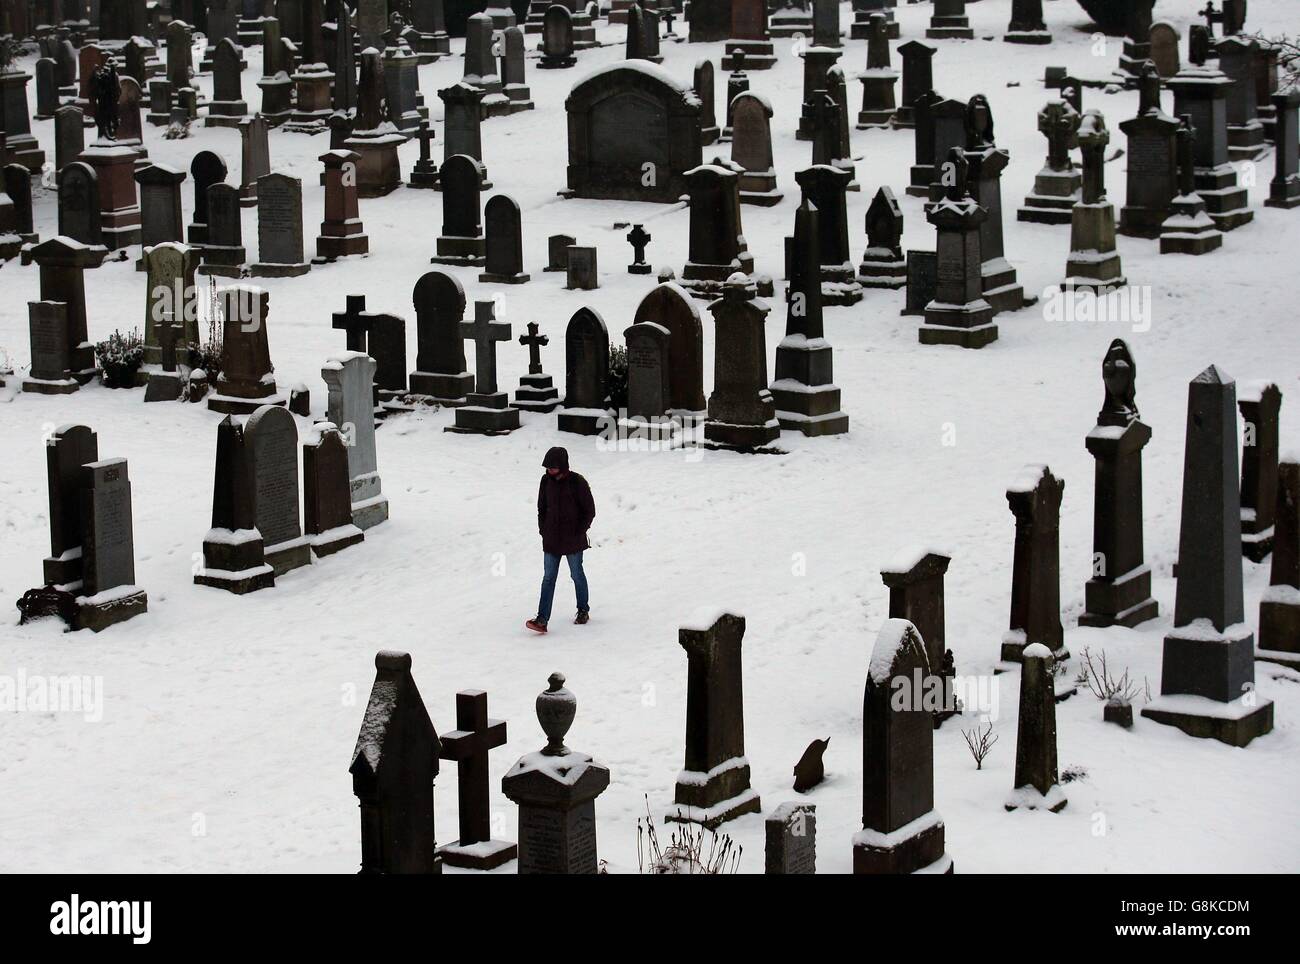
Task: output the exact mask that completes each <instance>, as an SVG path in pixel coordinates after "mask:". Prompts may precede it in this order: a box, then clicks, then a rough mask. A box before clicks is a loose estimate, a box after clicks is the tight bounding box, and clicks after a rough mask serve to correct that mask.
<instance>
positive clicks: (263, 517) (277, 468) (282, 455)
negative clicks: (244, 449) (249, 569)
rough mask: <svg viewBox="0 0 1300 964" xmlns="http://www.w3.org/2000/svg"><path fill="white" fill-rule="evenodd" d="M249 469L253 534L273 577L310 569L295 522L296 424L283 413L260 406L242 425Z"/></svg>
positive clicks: (304, 547) (296, 482)
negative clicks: (253, 496)
mask: <svg viewBox="0 0 1300 964" xmlns="http://www.w3.org/2000/svg"><path fill="white" fill-rule="evenodd" d="M244 439H245V444H246V445H247V446H248V449H249V457H250V458H251V460H252V463H253V480H254V481H253V484H254V488H255V491H256V506H257V510H256V513H255V514H254V518H255V521H256V523H257V531H258V532H259V533H260V534H261V536H262V544H263V548H264V551H265V558H266V561H267V563H268V564H270V566H271V568H272V569H274V570H275V574H276V576H277V577H278V576H283V575H284V574H285V573H287V572H289V571H291V570H293V569H297V568H298V567H299V566H305V565H309V564H310V563H311V550H310V549H309V547H308V545H307V541H306V540H305V539H304V538H303V535H302V529H301V528H300V526H299V517H298V423H297V422H296V421H294V417H293V416H292V415H290V414H289V411H288V409H286V408H283V407H281V406H277V405H264V406H262V407H261V408H259V409H258V410H257V411H255V412H254V413H253V414H252V415H250V416H249V417H248V421H247V422H246V423H245V425H244Z"/></svg>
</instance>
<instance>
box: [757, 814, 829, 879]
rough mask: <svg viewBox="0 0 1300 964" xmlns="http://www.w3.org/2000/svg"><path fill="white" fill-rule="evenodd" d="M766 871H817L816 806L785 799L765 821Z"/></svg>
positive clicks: (806, 872) (773, 872)
mask: <svg viewBox="0 0 1300 964" xmlns="http://www.w3.org/2000/svg"><path fill="white" fill-rule="evenodd" d="M763 835H764V841H763V842H764V852H763V853H764V856H763V872H764V873H768V874H815V873H816V872H817V806H816V805H815V804H811V803H783V804H781V805H780V806H779V807H777V808H776V809H775V810H773V811H772V812H771V813H770V814H768V815H767V817H766V818H765V819H764V821H763Z"/></svg>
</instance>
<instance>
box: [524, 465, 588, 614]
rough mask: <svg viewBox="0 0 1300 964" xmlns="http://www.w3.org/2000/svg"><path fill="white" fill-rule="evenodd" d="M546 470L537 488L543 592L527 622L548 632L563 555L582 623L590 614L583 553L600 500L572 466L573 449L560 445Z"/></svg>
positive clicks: (586, 546)
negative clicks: (595, 497) (542, 562)
mask: <svg viewBox="0 0 1300 964" xmlns="http://www.w3.org/2000/svg"><path fill="white" fill-rule="evenodd" d="M542 467H543V468H545V469H546V474H545V475H543V476H542V482H541V485H540V486H539V487H538V489H537V531H538V533H539V534H540V535H541V537H542V558H543V560H544V570H543V575H542V595H541V599H539V600H538V603H537V616H536V617H535V618H533V619H530V620H528V622H527V623H525V624H524V625H525V626H527V627H528V628H529V629H531V630H532V631H533V632H535V633H544V632H546V624H547V623H548V622H549V621H550V619H551V602H552V600H553V599H554V598H555V580H556V579H557V578H558V577H559V574H560V559H561V557H563V558H564V559H567V560H568V561H569V575H570V576H572V577H573V588H574V591H575V592H576V594H577V597H578V615H577V616H576V617H575V618H574V620H573V621H574V622H575V623H577V624H578V625H579V626H581V625H582V624H584V623H586V622H587V620H588V618H589V613H590V609H589V603H588V599H587V575H586V573H584V572H583V571H582V553H583V551H584V550H586V549H587V548H588V547H589V543H588V542H587V530H588V529H590V528H591V522H592V520H593V519H595V518H596V503H595V502H594V501H593V500H592V498H591V486H589V485H588V484H587V480H586V479H584V478H583V477H582V476H581V475H579V474H578V473H577V472H573V471H571V470H570V469H569V453H568V452H567V451H566V450H564V449H562V448H559V447H558V446H557V447H555V448H553V449H551V450H550V451H549V452H547V453H546V458H544V459H542Z"/></svg>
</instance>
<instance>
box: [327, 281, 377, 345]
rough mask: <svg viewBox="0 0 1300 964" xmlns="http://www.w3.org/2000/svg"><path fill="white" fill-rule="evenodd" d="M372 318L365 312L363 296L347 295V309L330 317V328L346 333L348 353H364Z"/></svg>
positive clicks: (364, 297)
mask: <svg viewBox="0 0 1300 964" xmlns="http://www.w3.org/2000/svg"><path fill="white" fill-rule="evenodd" d="M373 317H374V316H373V315H371V314H370V313H369V312H367V311H366V296H365V295H348V296H347V307H346V308H344V310H343V311H336V312H334V314H332V315H330V327H332V328H337V329H339V330H341V331H345V332H347V339H348V343H347V349H348V351H361V352H364V351H365V350H366V336H367V335H368V334H369V332H370V322H371V319H372V318H373Z"/></svg>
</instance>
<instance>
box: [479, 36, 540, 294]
mask: <svg viewBox="0 0 1300 964" xmlns="http://www.w3.org/2000/svg"><path fill="white" fill-rule="evenodd" d="M512 29H515V30H518V29H519V28H518V27H515V28H512ZM483 220H484V223H485V224H484V244H485V246H486V248H487V252H486V254H485V256H484V257H485V261H484V271H483V273H482V274H480V275H479V276H478V280H479V281H481V282H491V283H495V284H508V285H518V284H523V283H524V282H526V281H527V280H528V275H527V274H525V273H524V241H523V228H522V224H521V216H520V211H519V202H518V201H516V200H515V199H514V198H512V197H510V196H509V195H507V194H497V195H494V196H493V197H491V198H489V199H488V202H487V204H486V205H485V206H484V208H483Z"/></svg>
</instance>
